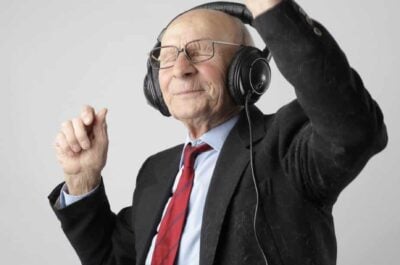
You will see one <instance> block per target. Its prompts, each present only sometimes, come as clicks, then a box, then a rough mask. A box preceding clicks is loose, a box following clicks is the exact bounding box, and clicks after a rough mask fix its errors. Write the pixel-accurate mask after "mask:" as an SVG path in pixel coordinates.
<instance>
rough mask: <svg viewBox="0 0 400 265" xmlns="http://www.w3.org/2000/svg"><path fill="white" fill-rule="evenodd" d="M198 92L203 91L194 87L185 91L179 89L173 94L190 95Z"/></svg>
mask: <svg viewBox="0 0 400 265" xmlns="http://www.w3.org/2000/svg"><path fill="white" fill-rule="evenodd" d="M200 92H204V90H203V89H196V90H186V91H181V92H178V93H175V96H183V95H191V94H197V93H200Z"/></svg>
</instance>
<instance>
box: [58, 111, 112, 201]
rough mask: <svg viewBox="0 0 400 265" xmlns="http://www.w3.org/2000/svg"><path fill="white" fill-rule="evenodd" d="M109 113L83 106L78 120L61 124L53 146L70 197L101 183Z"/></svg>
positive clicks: (105, 159) (105, 155)
mask: <svg viewBox="0 0 400 265" xmlns="http://www.w3.org/2000/svg"><path fill="white" fill-rule="evenodd" d="M106 114H107V109H105V108H103V109H102V110H100V111H99V112H98V113H97V114H96V113H95V110H94V109H93V107H91V106H84V108H83V109H82V112H81V114H80V116H79V117H77V118H74V119H72V120H68V121H65V122H63V123H62V125H61V130H60V132H59V133H58V134H57V136H56V138H55V141H54V146H55V149H56V155H57V160H58V162H59V163H60V165H61V167H62V168H63V171H64V177H65V183H66V184H67V187H68V192H69V194H71V195H81V194H84V193H87V192H89V191H90V190H92V189H94V188H95V187H96V186H97V185H98V184H99V183H100V181H101V170H102V169H103V168H104V166H105V164H106V161H107V150H108V135H107V123H106Z"/></svg>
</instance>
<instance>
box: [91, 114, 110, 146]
mask: <svg viewBox="0 0 400 265" xmlns="http://www.w3.org/2000/svg"><path fill="white" fill-rule="evenodd" d="M107 112H108V110H107V108H103V109H101V110H100V111H99V112H98V113H97V114H96V121H95V125H94V127H93V131H94V133H95V137H96V138H97V139H99V140H107V122H106V116H107Z"/></svg>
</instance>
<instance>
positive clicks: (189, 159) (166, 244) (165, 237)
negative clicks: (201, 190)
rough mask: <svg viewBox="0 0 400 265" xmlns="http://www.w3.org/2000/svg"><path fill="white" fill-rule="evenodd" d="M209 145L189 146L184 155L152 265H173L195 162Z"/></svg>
mask: <svg viewBox="0 0 400 265" xmlns="http://www.w3.org/2000/svg"><path fill="white" fill-rule="evenodd" d="M210 149H211V147H210V146H209V145H207V144H202V145H199V146H197V147H192V145H191V144H188V145H187V146H186V148H185V151H184V154H183V161H184V162H183V171H182V175H181V178H180V180H179V183H178V187H177V188H176V190H175V192H174V194H173V195H172V198H171V201H170V203H169V205H168V208H167V211H166V212H165V214H164V217H163V219H162V220H161V225H160V229H159V231H158V235H157V240H156V244H155V247H154V252H153V257H152V260H151V265H173V264H174V262H175V259H176V255H177V253H178V249H179V242H180V240H181V236H182V231H183V227H184V226H185V221H186V215H187V209H188V204H189V199H190V192H191V191H192V186H193V178H194V169H193V165H194V161H195V160H196V157H197V155H198V154H200V153H201V152H205V151H207V150H210Z"/></svg>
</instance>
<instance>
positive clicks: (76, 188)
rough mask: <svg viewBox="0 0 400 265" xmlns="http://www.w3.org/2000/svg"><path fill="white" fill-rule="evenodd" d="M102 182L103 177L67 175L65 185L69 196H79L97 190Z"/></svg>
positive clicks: (95, 175)
mask: <svg viewBox="0 0 400 265" xmlns="http://www.w3.org/2000/svg"><path fill="white" fill-rule="evenodd" d="M100 182H101V175H100V174H98V173H96V174H83V175H73V176H71V175H65V184H66V185H67V190H68V194H69V195H73V196H79V195H83V194H86V193H88V192H90V191H92V190H93V189H95V188H96V187H97V186H98V185H99V184H100Z"/></svg>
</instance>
